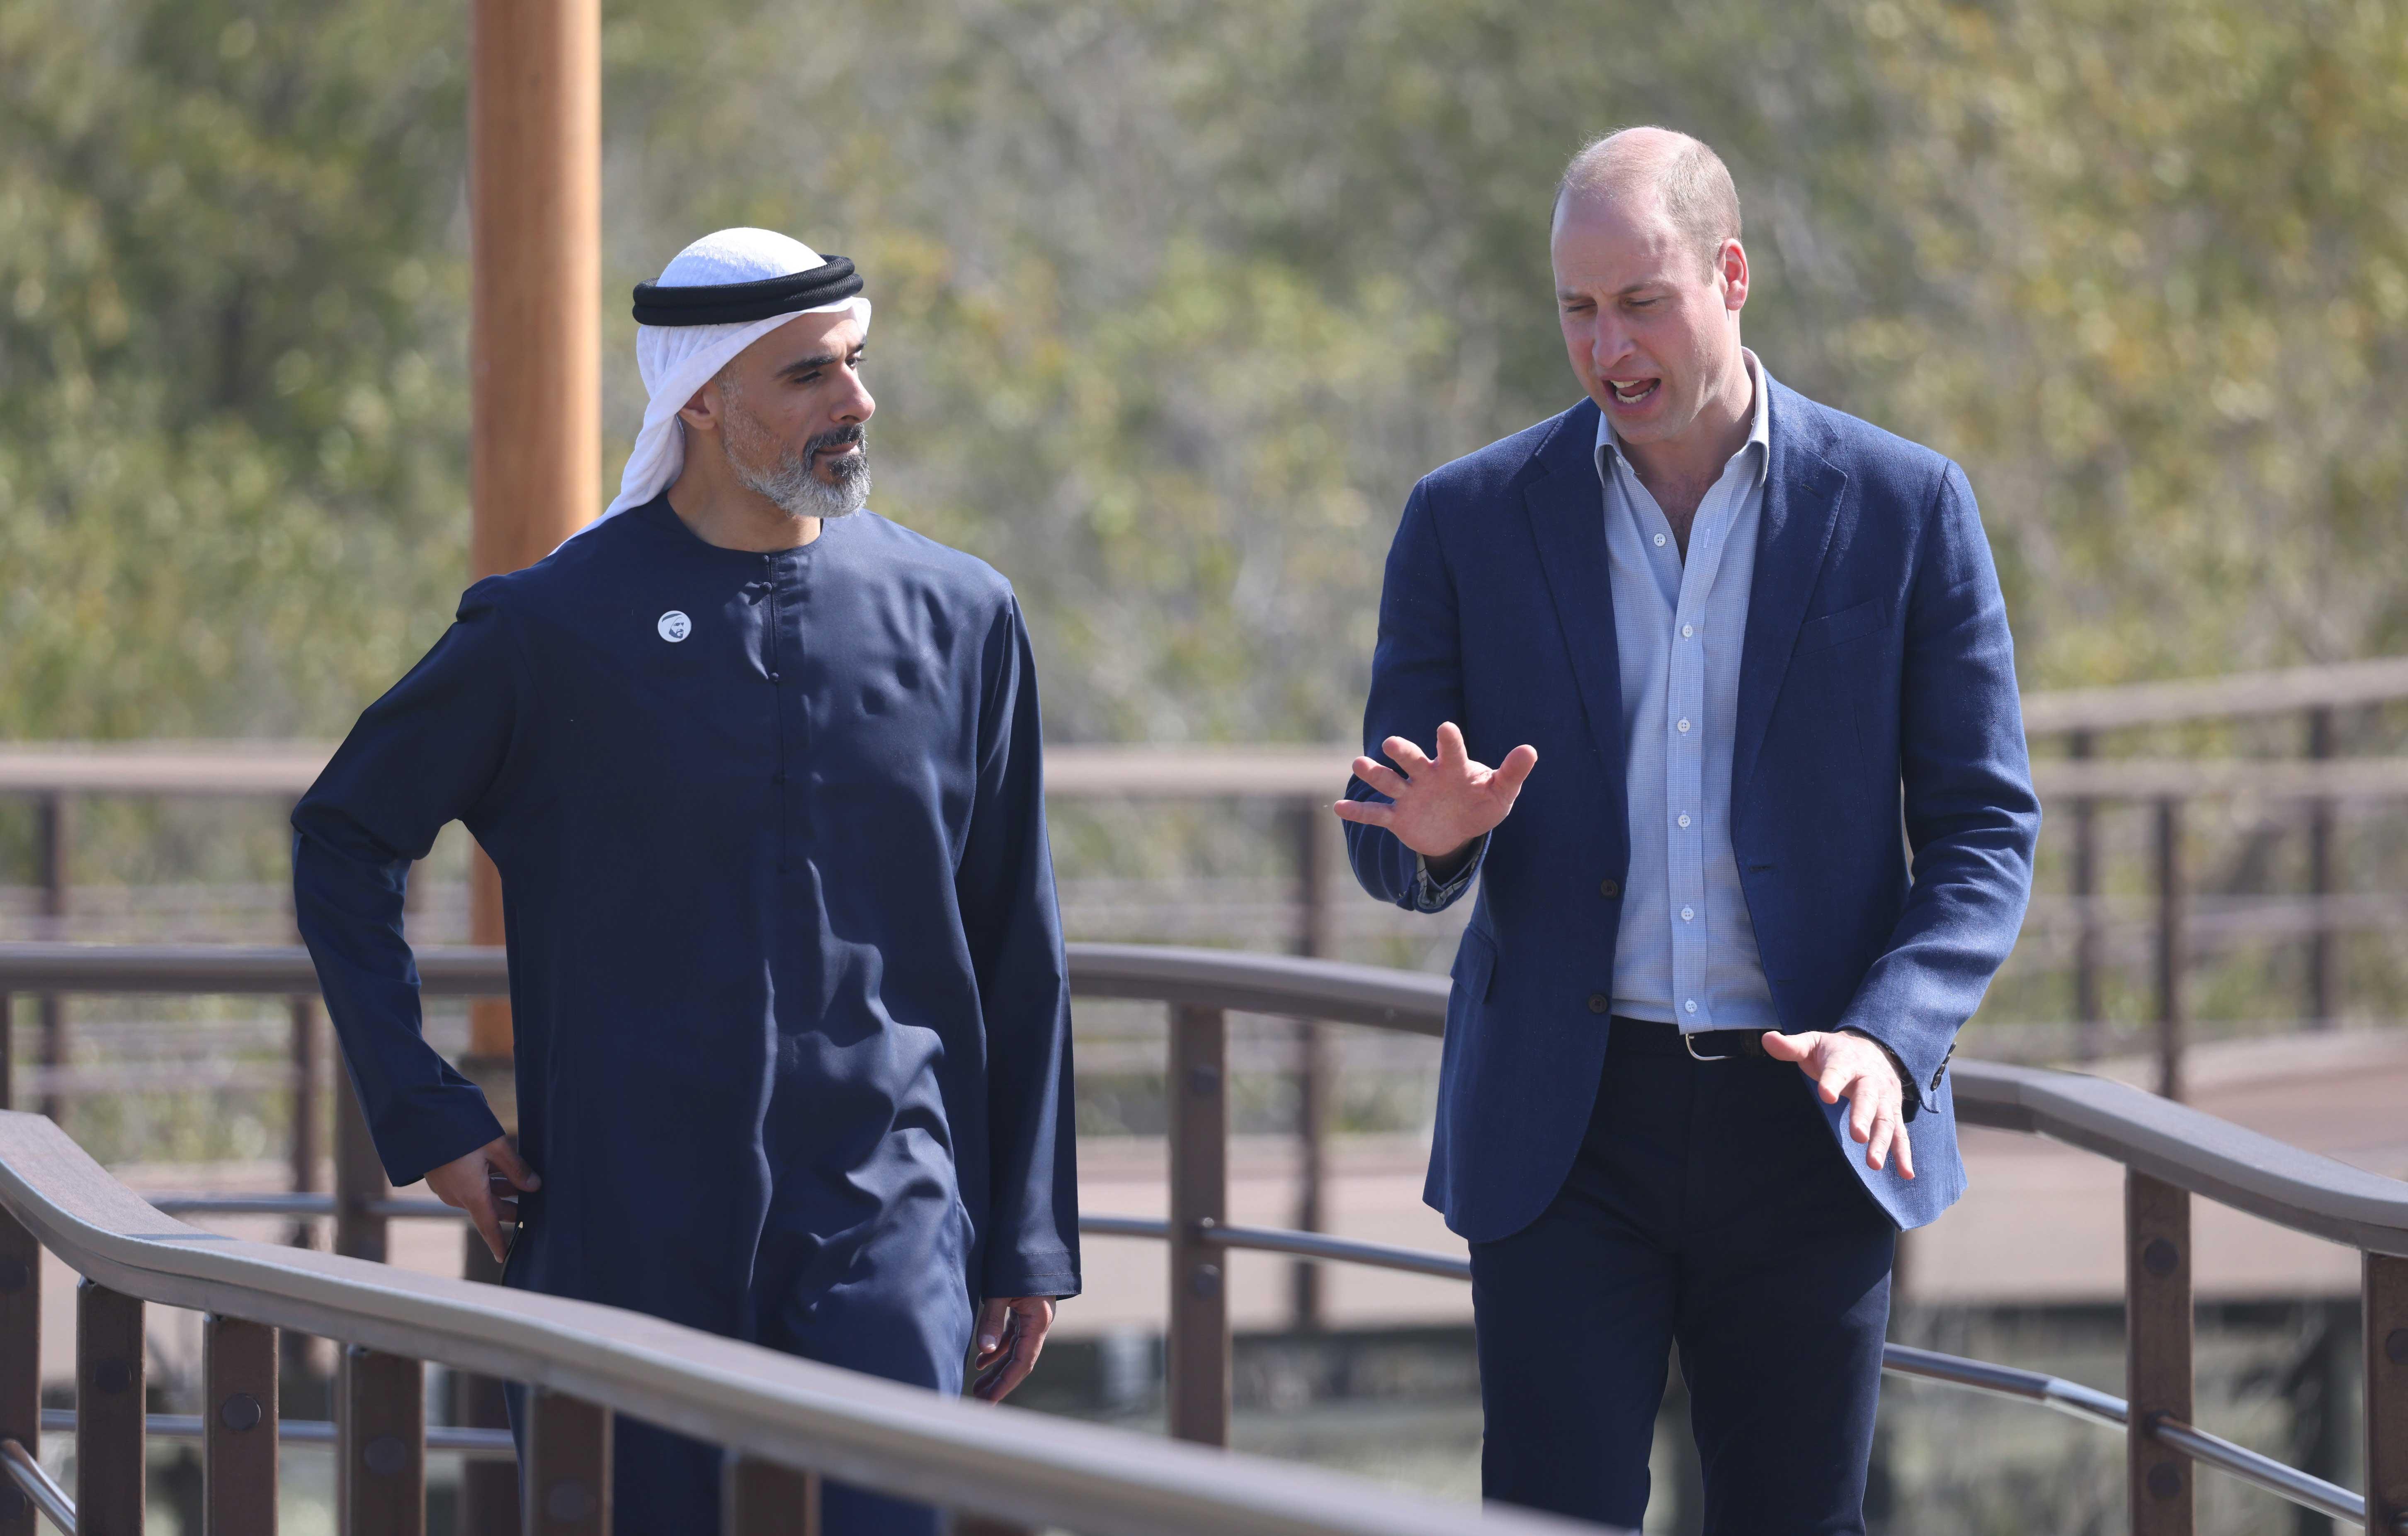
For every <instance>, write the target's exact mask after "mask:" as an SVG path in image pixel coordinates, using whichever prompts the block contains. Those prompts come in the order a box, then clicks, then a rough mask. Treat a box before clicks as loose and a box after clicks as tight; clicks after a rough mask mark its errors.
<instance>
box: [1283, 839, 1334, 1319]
mask: <svg viewBox="0 0 2408 1536" xmlns="http://www.w3.org/2000/svg"><path fill="white" fill-rule="evenodd" d="M1293 813H1294V816H1295V818H1296V877H1297V880H1296V883H1297V934H1296V953H1297V954H1298V955H1303V956H1305V957H1306V958H1308V959H1311V958H1315V957H1318V956H1322V955H1327V954H1329V953H1330V949H1331V945H1330V934H1329V926H1330V904H1329V880H1330V873H1331V869H1330V866H1331V865H1332V864H1334V863H1335V862H1336V860H1335V859H1334V858H1333V857H1332V847H1331V845H1332V843H1333V842H1334V841H1335V840H1336V839H1335V836H1334V834H1335V833H1336V830H1337V828H1336V825H1335V818H1333V817H1332V816H1331V815H1330V814H1329V812H1328V811H1326V810H1324V809H1323V808H1322V805H1321V802H1320V801H1319V800H1300V801H1298V802H1297V805H1296V807H1295V811H1294V812H1293ZM1325 823H1326V824H1329V825H1324V824H1325ZM1336 1043H1337V1042H1336V1041H1334V1040H1333V1039H1332V1038H1331V1036H1330V1031H1329V1026H1327V1025H1326V1024H1323V1023H1320V1022H1319V1021H1318V1020H1314V1019H1299V1020H1297V1025H1296V1047H1297V1071H1296V1131H1297V1148H1296V1154H1297V1190H1296V1227H1297V1231H1299V1232H1318V1231H1320V1230H1321V1229H1322V1227H1323V1224H1324V1223H1325V1222H1326V1221H1327V1220H1328V1212H1327V1211H1326V1199H1327V1191H1328V1187H1329V1106H1330V1098H1331V1095H1332V1093H1333V1091H1334V1089H1335V1088H1336V1086H1337V1084H1336V1074H1335V1073H1334V1072H1333V1070H1332V1069H1331V1061H1330V1056H1331V1055H1332V1053H1333V1049H1334V1047H1335V1045H1336ZM1321 1271H1322V1266H1320V1265H1319V1264H1316V1263H1314V1262H1312V1260H1310V1259H1298V1260H1297V1262H1296V1263H1295V1265H1294V1266H1292V1267H1291V1269H1290V1271H1289V1276H1288V1281H1289V1294H1290V1295H1291V1297H1292V1298H1293V1301H1294V1316H1295V1326H1296V1328H1297V1329H1298V1330H1300V1331H1311V1330H1313V1329H1316V1328H1320V1327H1321V1324H1322V1313H1323V1298H1322V1285H1321Z"/></svg>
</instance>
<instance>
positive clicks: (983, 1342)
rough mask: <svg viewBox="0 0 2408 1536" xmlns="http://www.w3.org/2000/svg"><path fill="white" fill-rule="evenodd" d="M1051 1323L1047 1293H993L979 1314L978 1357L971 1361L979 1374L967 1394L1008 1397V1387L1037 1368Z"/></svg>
mask: <svg viewBox="0 0 2408 1536" xmlns="http://www.w3.org/2000/svg"><path fill="white" fill-rule="evenodd" d="M1053 1326H1054V1299H1053V1298H1052V1297H1050V1296H1008V1297H995V1298H992V1299H989V1300H987V1301H986V1302H985V1303H984V1304H982V1306H981V1307H980V1308H979V1315H978V1357H977V1359H976V1360H975V1361H974V1362H973V1369H975V1370H976V1371H978V1373H979V1377H978V1380H977V1381H976V1382H975V1383H974V1384H972V1385H971V1386H970V1395H971V1396H972V1397H974V1398H978V1399H981V1400H984V1401H987V1402H1001V1401H1002V1400H1004V1399H1006V1398H1008V1397H1010V1396H1011V1389H1012V1388H1013V1387H1015V1386H1018V1385H1020V1384H1021V1383H1022V1382H1025V1381H1026V1380H1027V1379H1028V1373H1029V1372H1030V1371H1034V1370H1036V1369H1037V1357H1038V1356H1039V1355H1040V1354H1042V1353H1043V1352H1044V1349H1045V1334H1046V1330H1047V1329H1049V1328H1052V1327H1053Z"/></svg>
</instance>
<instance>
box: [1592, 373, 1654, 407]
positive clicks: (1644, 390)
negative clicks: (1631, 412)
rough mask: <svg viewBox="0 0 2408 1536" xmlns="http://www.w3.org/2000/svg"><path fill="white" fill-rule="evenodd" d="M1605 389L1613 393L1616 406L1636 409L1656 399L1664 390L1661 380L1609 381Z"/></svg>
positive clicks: (1606, 382)
mask: <svg viewBox="0 0 2408 1536" xmlns="http://www.w3.org/2000/svg"><path fill="white" fill-rule="evenodd" d="M1605 387H1606V388H1608V389H1610V390H1612V391H1613V400H1614V403H1615V404H1616V405H1619V406H1624V407H1627V408H1632V409H1635V408H1637V407H1639V406H1642V405H1645V404H1646V403H1647V402H1648V401H1650V400H1652V399H1654V398H1655V397H1656V395H1657V394H1659V393H1660V392H1661V391H1662V390H1663V388H1664V380H1661V379H1609V380H1606V381H1605Z"/></svg>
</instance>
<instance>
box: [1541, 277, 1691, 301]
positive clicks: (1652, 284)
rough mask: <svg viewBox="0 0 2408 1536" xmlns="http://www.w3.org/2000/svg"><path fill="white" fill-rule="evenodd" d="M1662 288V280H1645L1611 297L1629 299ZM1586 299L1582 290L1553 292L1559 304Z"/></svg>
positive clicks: (1568, 289) (1618, 291)
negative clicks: (1566, 300)
mask: <svg viewBox="0 0 2408 1536" xmlns="http://www.w3.org/2000/svg"><path fill="white" fill-rule="evenodd" d="M1663 286H1664V283H1663V280H1661V279H1659V278H1649V279H1647V280H1644V281H1641V282H1634V283H1632V284H1630V285H1629V286H1628V287H1627V288H1622V289H1618V290H1616V291H1615V292H1614V294H1613V297H1615V298H1629V297H1630V296H1631V295H1633V294H1643V293H1646V292H1647V291H1648V290H1649V289H1651V288H1661V287H1663ZM1586 297H1588V294H1587V293H1586V292H1585V291H1584V290H1582V289H1578V288H1558V289H1556V290H1555V298H1556V301H1557V302H1558V303H1560V302H1561V301H1563V300H1565V299H1572V298H1586Z"/></svg>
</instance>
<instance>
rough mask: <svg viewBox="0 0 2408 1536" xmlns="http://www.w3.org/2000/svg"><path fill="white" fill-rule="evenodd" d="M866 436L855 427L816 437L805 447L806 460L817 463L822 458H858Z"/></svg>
mask: <svg viewBox="0 0 2408 1536" xmlns="http://www.w3.org/2000/svg"><path fill="white" fill-rule="evenodd" d="M864 436H865V434H864V433H863V432H862V431H861V429H860V428H858V427H854V428H852V429H850V430H844V429H839V431H836V432H831V433H828V434H825V435H824V436H822V437H818V438H812V439H811V440H810V442H809V443H808V444H806V445H805V447H804V451H803V452H804V461H805V462H806V463H810V464H817V463H818V462H819V461H820V460H822V459H849V458H856V457H858V456H860V453H861V451H862V438H864Z"/></svg>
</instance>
